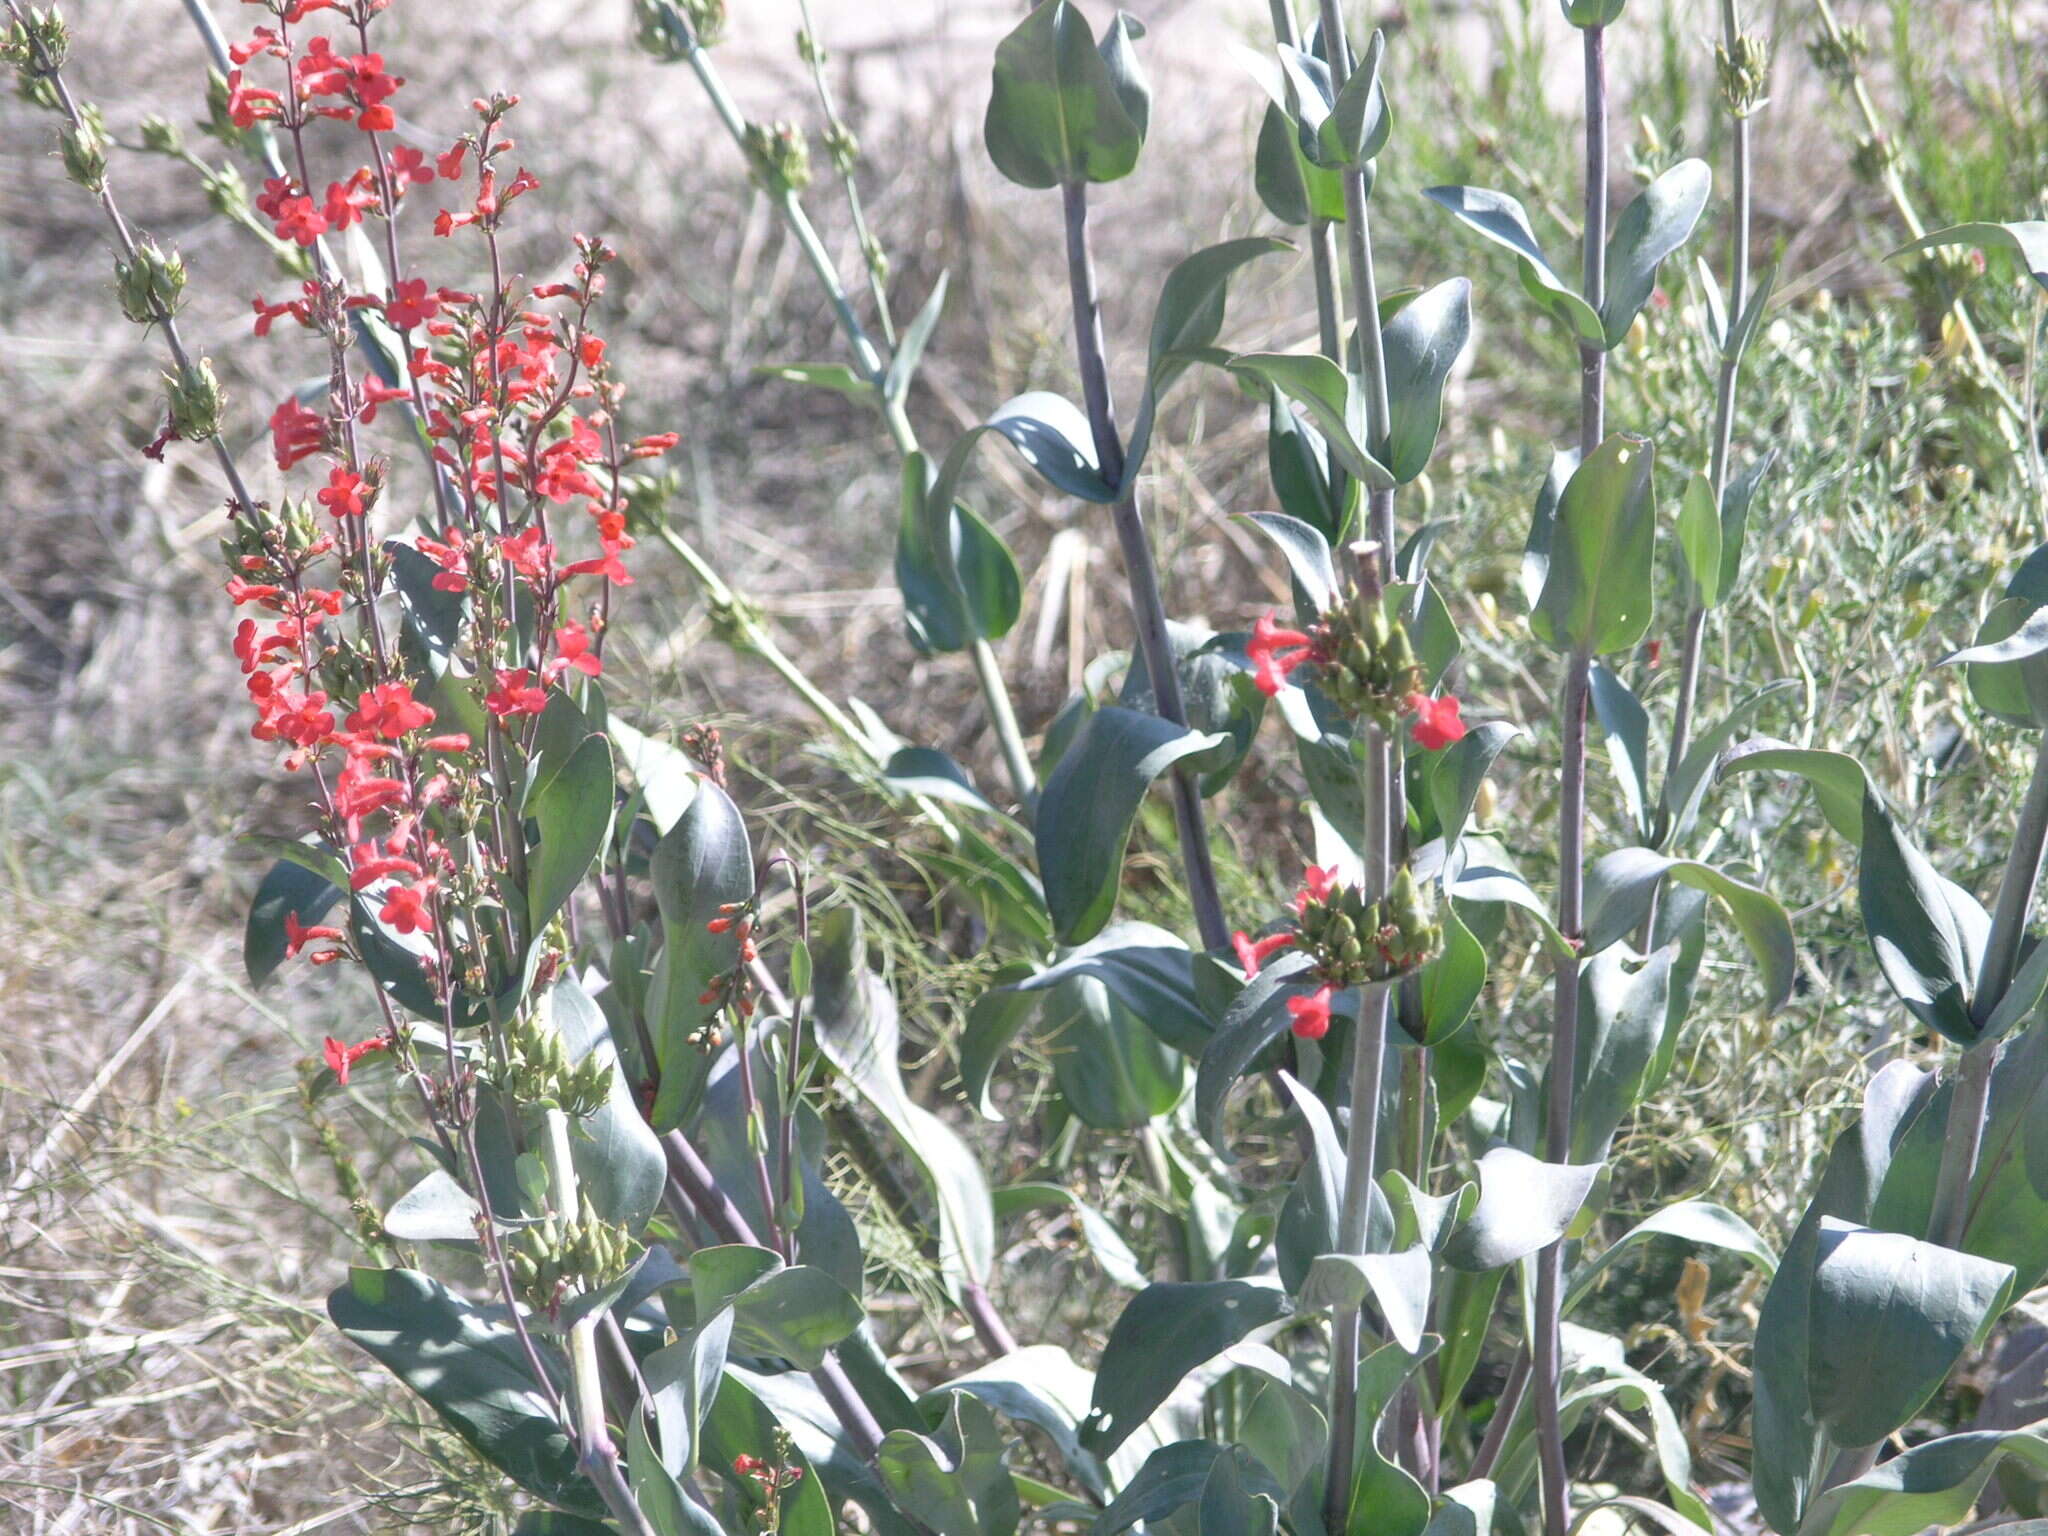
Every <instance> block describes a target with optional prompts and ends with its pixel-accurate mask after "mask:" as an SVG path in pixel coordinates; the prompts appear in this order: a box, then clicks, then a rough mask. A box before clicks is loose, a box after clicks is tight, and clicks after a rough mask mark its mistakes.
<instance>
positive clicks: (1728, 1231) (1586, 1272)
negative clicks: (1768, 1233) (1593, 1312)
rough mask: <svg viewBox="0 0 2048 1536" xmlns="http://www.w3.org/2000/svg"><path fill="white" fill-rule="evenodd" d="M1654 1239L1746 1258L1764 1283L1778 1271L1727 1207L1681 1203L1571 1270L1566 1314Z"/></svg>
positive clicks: (1772, 1259)
mask: <svg viewBox="0 0 2048 1536" xmlns="http://www.w3.org/2000/svg"><path fill="white" fill-rule="evenodd" d="M1653 1237H1675V1238H1677V1239H1678V1240H1679V1241H1681V1242H1688V1243H1699V1244H1703V1245H1704V1246H1706V1247H1709V1248H1721V1249H1725V1250H1726V1251H1728V1252H1729V1253H1733V1254H1738V1255H1740V1256H1741V1257H1742V1258H1744V1259H1747V1260H1748V1261H1749V1262H1750V1263H1751V1264H1752V1265H1754V1266H1755V1267H1756V1269H1757V1270H1758V1271H1760V1272H1761V1273H1762V1275H1763V1277H1764V1278H1765V1279H1766V1280H1768V1279H1769V1278H1770V1277H1771V1276H1772V1275H1773V1274H1775V1273H1776V1272H1777V1268H1778V1256H1777V1254H1776V1253H1774V1252H1773V1251H1772V1250H1771V1245H1770V1244H1769V1243H1766V1242H1765V1241H1764V1240H1763V1238H1761V1237H1760V1236H1758V1235H1757V1231H1756V1228H1754V1227H1752V1226H1751V1225H1750V1224H1749V1223H1748V1222H1746V1221H1744V1220H1743V1219H1742V1218H1741V1217H1740V1216H1738V1215H1736V1214H1735V1213H1734V1212H1733V1211H1731V1210H1729V1209H1728V1208H1727V1207H1726V1206H1721V1205H1716V1204H1714V1203H1713V1202H1712V1201H1709V1200H1681V1201H1679V1202H1677V1203H1676V1204H1674V1205H1667V1206H1665V1207H1664V1208H1663V1209H1662V1210H1660V1211H1656V1212H1653V1213H1652V1214H1651V1215H1649V1216H1646V1217H1645V1218H1644V1219H1643V1220H1641V1221H1639V1222H1638V1223H1636V1225H1634V1226H1633V1227H1631V1228H1629V1229H1628V1231H1626V1232H1624V1233H1623V1234H1622V1235H1621V1236H1620V1237H1618V1238H1616V1239H1615V1240H1614V1241H1613V1242H1612V1243H1610V1244H1608V1245H1607V1247H1605V1248H1604V1249H1602V1250H1601V1251H1600V1253H1599V1255H1598V1257H1596V1258H1593V1259H1589V1260H1587V1261H1586V1262H1585V1263H1583V1264H1581V1265H1579V1267H1578V1268H1577V1269H1575V1270H1573V1271H1572V1273H1571V1278H1570V1279H1569V1280H1568V1281H1567V1282H1566V1284H1565V1291H1564V1310H1565V1311H1567V1312H1570V1311H1572V1310H1573V1309H1574V1308H1576V1307H1577V1306H1578V1305H1579V1304H1580V1303H1581V1302H1583V1301H1584V1300H1585V1299H1586V1298H1587V1297H1588V1296H1590V1295H1592V1294H1593V1287H1594V1286H1595V1285H1597V1284H1598V1283H1599V1280H1600V1277H1601V1276H1602V1275H1604V1274H1605V1273H1606V1272H1607V1271H1608V1269H1609V1268H1610V1267H1612V1266H1613V1265H1614V1263H1615V1262H1616V1261H1617V1260H1619V1259H1620V1258H1621V1256H1622V1255H1623V1254H1625V1253H1627V1252H1628V1251H1629V1250H1630V1249H1631V1248H1634V1247H1635V1246H1637V1245H1638V1244H1640V1243H1643V1242H1646V1241H1648V1240H1649V1239H1650V1238H1653Z"/></svg>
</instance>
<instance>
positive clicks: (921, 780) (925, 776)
mask: <svg viewBox="0 0 2048 1536" xmlns="http://www.w3.org/2000/svg"><path fill="white" fill-rule="evenodd" d="M882 782H883V783H884V784H887V785H888V786H889V787H890V788H891V789H894V790H896V791H898V792H899V793H901V794H906V795H923V796H925V797H926V798H927V799H930V800H947V801H950V802H952V803H953V804H954V805H964V806H966V807H967V808H968V809H969V810H975V811H982V812H985V813H986V814H988V815H990V816H995V815H1000V814H1001V813H1000V812H998V811H997V810H996V808H995V807H994V806H993V805H991V804H989V802H988V799H987V797H986V796H984V795H983V794H982V792H981V791H980V790H978V789H976V788H975V787H974V781H973V780H972V779H970V778H969V777H968V776H967V770H966V769H965V768H962V767H961V766H960V765H959V764H958V763H956V762H954V761H953V759H952V758H950V757H948V756H947V755H946V754H945V753H943V752H941V751H940V750H939V749H938V748H937V747H899V748H898V749H897V750H896V751H894V752H892V753H891V754H890V755H889V761H887V762H886V763H884V764H882ZM796 990H797V991H802V990H803V989H802V988H801V987H798V988H796Z"/></svg>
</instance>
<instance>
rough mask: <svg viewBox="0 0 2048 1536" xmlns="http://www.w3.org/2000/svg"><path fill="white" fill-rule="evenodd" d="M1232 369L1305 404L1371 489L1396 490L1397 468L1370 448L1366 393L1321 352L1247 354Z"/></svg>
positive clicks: (1343, 459) (1339, 458)
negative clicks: (1367, 441) (1367, 445)
mask: <svg viewBox="0 0 2048 1536" xmlns="http://www.w3.org/2000/svg"><path fill="white" fill-rule="evenodd" d="M1230 369H1231V371H1232V372H1233V373H1241V374H1244V375H1246V376H1247V377H1249V378H1254V379H1257V380H1259V382H1261V383H1262V384H1268V385H1271V386H1272V387H1273V388H1275V389H1277V390H1279V391H1280V392H1281V393H1282V394H1284V395H1286V396H1287V398H1288V399H1290V400H1292V401H1294V402H1295V403H1296V404H1297V405H1299V406H1300V407H1301V408H1302V409H1303V410H1304V411H1305V412H1306V413H1307V414H1308V419H1309V420H1310V421H1311V422H1313V423H1314V424H1315V428H1316V430H1317V431H1318V432H1320V433H1322V435H1323V440H1324V441H1325V442H1326V443H1327V444H1328V445H1329V449H1330V452H1331V453H1332V454H1333V455H1334V456H1335V457H1336V459H1337V461H1338V462H1339V463H1340V464H1342V465H1343V466H1344V468H1346V469H1347V470H1349V471H1350V472H1351V473H1352V474H1354V475H1356V476H1357V477H1358V478H1359V479H1360V480H1361V481H1363V482H1364V483H1365V486H1366V488H1367V489H1368V490H1375V491H1385V490H1391V489H1392V488H1393V486H1394V483H1395V481H1394V476H1393V472H1392V471H1390V470H1389V469H1388V468H1387V467H1386V465H1384V464H1382V463H1381V462H1380V461H1379V460H1378V459H1376V458H1374V457H1373V456H1372V454H1371V453H1370V452H1368V451H1367V449H1366V448H1365V446H1364V445H1365V442H1366V440H1367V437H1368V435H1369V433H1368V427H1367V421H1366V412H1365V397H1364V396H1363V394H1361V393H1360V391H1359V390H1358V388H1357V387H1356V385H1355V384H1354V383H1353V381H1352V379H1351V378H1350V376H1349V375H1347V374H1346V373H1345V372H1344V370H1343V369H1341V368H1339V367H1338V366H1337V365H1336V364H1335V363H1333V362H1331V361H1330V360H1329V359H1328V358H1327V357H1324V356H1322V355H1321V354H1320V353H1315V352H1247V353H1244V354H1243V355H1241V356H1238V357H1233V358H1232V359H1231V360H1230Z"/></svg>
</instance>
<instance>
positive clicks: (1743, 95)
mask: <svg viewBox="0 0 2048 1536" xmlns="http://www.w3.org/2000/svg"><path fill="white" fill-rule="evenodd" d="M1714 73H1715V76H1716V78H1717V79H1718V80H1719V82H1720V86H1721V100H1722V101H1723V102H1724V103H1725V104H1726V105H1727V108H1728V111H1729V113H1730V115H1732V116H1735V117H1748V116H1749V115H1750V114H1751V113H1752V112H1754V111H1756V109H1757V108H1758V107H1760V106H1762V105H1763V104H1764V101H1765V99H1766V97H1765V95H1764V93H1765V91H1766V90H1768V89H1769V87H1770V73H1771V45H1770V42H1769V40H1768V39H1766V38H1762V37H1758V36H1756V35H1755V34H1753V33H1749V32H1745V33H1743V34H1742V35H1741V36H1740V37H1738V38H1736V39H1735V46H1734V47H1733V48H1732V49H1731V48H1728V47H1725V46H1720V45H1717V46H1716V47H1715V49H1714Z"/></svg>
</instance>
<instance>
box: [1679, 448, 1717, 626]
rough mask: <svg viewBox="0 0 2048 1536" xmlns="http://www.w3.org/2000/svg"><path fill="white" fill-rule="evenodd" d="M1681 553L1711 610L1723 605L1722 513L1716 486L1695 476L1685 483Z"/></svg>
mask: <svg viewBox="0 0 2048 1536" xmlns="http://www.w3.org/2000/svg"><path fill="white" fill-rule="evenodd" d="M1678 549H1679V553H1681V554H1682V555H1684V556H1685V569H1686V573H1687V574H1688V575H1690V576H1691V577H1692V580H1693V585H1694V586H1695V587H1697V588H1698V589H1699V594H1700V602H1701V604H1702V605H1704V606H1705V607H1708V608H1712V607H1715V606H1717V605H1718V604H1719V603H1720V601H1721V509H1720V508H1719V507H1717V506H1716V505H1715V504H1714V486H1713V482H1712V481H1710V480H1708V479H1707V477H1706V476H1705V475H1702V474H1698V473H1695V474H1694V475H1693V477H1692V478H1691V479H1690V480H1688V481H1686V482H1685V499H1684V500H1683V501H1682V502H1680V503H1679V508H1678Z"/></svg>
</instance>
